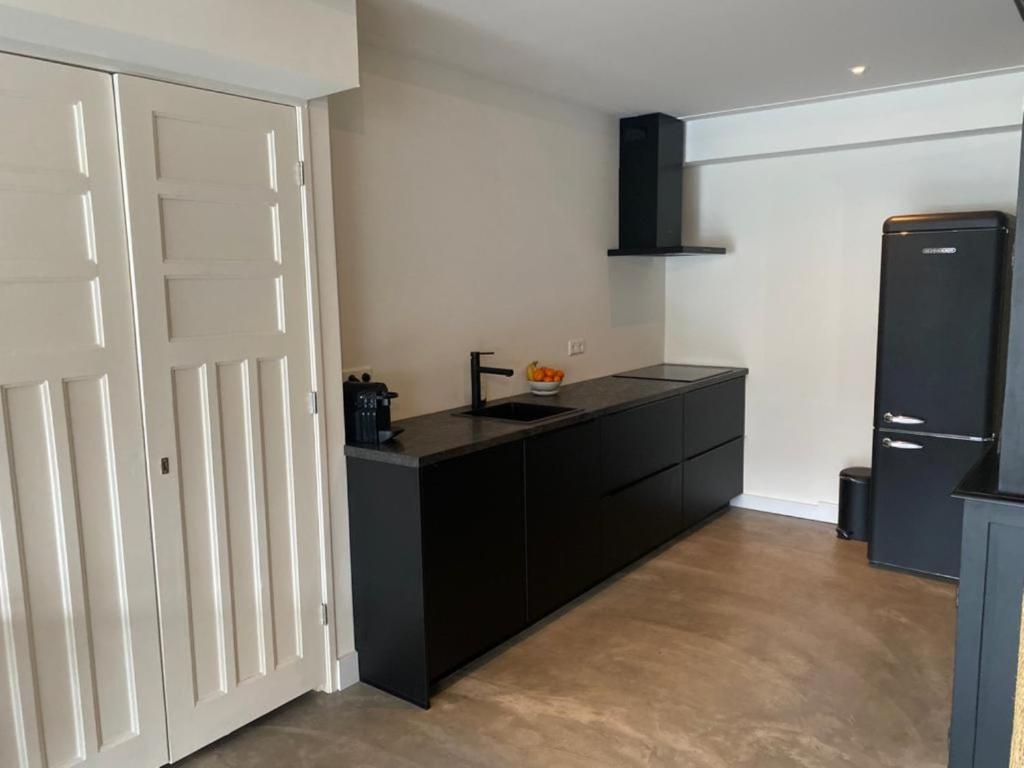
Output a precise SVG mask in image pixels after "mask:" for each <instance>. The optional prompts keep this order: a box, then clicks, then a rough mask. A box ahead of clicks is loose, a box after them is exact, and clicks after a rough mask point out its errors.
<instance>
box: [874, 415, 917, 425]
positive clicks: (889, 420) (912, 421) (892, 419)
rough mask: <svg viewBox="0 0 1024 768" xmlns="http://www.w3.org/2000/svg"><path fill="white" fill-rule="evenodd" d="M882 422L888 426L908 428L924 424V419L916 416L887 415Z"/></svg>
mask: <svg viewBox="0 0 1024 768" xmlns="http://www.w3.org/2000/svg"><path fill="white" fill-rule="evenodd" d="M882 421H884V422H885V423H886V424H905V425H907V426H913V425H917V424H924V419H919V418H917V417H916V416H904V415H903V414H901V413H886V414H884V415H883V416H882Z"/></svg>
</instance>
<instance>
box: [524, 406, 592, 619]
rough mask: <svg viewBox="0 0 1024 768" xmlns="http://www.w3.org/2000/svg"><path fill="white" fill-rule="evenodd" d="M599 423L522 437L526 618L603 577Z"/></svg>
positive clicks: (542, 612) (542, 613) (544, 611)
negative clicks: (523, 443) (532, 436)
mask: <svg viewBox="0 0 1024 768" xmlns="http://www.w3.org/2000/svg"><path fill="white" fill-rule="evenodd" d="M600 435H601V432H600V426H599V424H598V422H597V421H591V422H587V423H586V424H580V425H579V426H575V427H570V428H568V429H563V430H561V431H559V432H551V433H548V434H545V435H540V436H539V437H535V438H531V439H530V440H527V441H526V464H525V466H526V471H525V480H526V555H527V571H526V572H527V579H528V594H529V600H528V604H529V617H530V621H536V620H537V619H539V618H541V617H542V616H545V615H547V614H548V613H550V612H551V611H553V610H554V609H555V608H558V607H560V606H562V605H564V604H565V603H567V602H568V601H570V600H572V599H573V598H574V597H576V596H577V595H579V594H580V593H581V592H584V591H585V590H587V589H588V588H589V587H591V586H593V585H594V584H595V583H597V582H598V581H600V580H601V578H602V576H603V575H604V573H603V565H602V547H601V525H600V481H599V478H600V469H601V450H600Z"/></svg>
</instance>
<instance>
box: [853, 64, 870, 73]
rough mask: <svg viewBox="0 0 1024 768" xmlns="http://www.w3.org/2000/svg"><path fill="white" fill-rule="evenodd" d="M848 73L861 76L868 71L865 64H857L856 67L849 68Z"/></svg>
mask: <svg viewBox="0 0 1024 768" xmlns="http://www.w3.org/2000/svg"><path fill="white" fill-rule="evenodd" d="M850 71H851V72H853V74H855V75H863V74H864V73H865V72H867V71H868V68H867V65H866V64H858V65H857V66H856V67H850Z"/></svg>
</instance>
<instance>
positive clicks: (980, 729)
mask: <svg viewBox="0 0 1024 768" xmlns="http://www.w3.org/2000/svg"><path fill="white" fill-rule="evenodd" d="M1020 513H1021V510H1020V508H1019V507H1015V506H1013V505H1010V504H1003V503H991V504H987V503H984V502H979V501H968V502H967V509H966V512H965V519H964V537H963V547H964V550H963V573H962V574H961V581H960V591H959V596H958V606H959V607H958V609H957V632H956V672H955V676H954V682H953V717H952V727H951V729H950V752H949V765H950V766H951V767H952V768H966V766H977V767H978V768H982V767H983V766H989V765H994V766H1003V765H1007V764H1008V763H1009V762H1010V761H1011V760H1010V745H1011V740H1012V735H1013V728H1014V722H1013V721H1014V700H1015V696H1016V695H1017V692H1016V686H1017V669H1018V666H1019V665H1020V664H1024V659H1021V658H1020V652H1021V585H1022V584H1024V557H1022V555H1021V553H1024V524H1022V523H1021V521H1020Z"/></svg>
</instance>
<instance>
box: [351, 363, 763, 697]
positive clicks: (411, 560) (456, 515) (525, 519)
mask: <svg viewBox="0 0 1024 768" xmlns="http://www.w3.org/2000/svg"><path fill="white" fill-rule="evenodd" d="M741 378H742V376H741ZM609 382H610V383H609ZM576 386H577V387H579V388H580V390H581V391H583V392H587V391H588V390H589V391H590V393H591V397H590V398H588V399H587V404H586V405H582V406H580V407H579V411H578V412H576V413H575V415H572V414H570V415H569V416H568V417H567V418H566V420H565V421H559V420H552V421H551V422H549V423H545V424H536V425H529V426H523V427H519V426H518V425H515V426H513V425H511V424H510V423H509V422H475V423H474V422H473V421H471V420H469V419H467V418H466V417H464V416H459V415H457V414H455V413H443V414H435V415H429V416H426V417H422V418H423V419H424V420H427V421H429V423H430V424H431V425H432V428H431V430H430V431H429V432H428V431H427V430H424V429H422V428H410V429H407V430H406V432H405V433H403V439H407V440H408V443H407V444H406V445H405V446H403V445H402V443H401V440H400V441H398V442H397V443H392V444H389V445H387V446H380V447H378V448H375V449H366V448H356V447H354V446H350V448H351V449H352V450H353V453H348V486H349V526H350V533H351V551H352V591H353V612H354V617H355V641H356V650H357V652H358V653H359V674H360V679H362V680H363V681H364V682H366V683H368V684H370V685H373V686H376V687H377V688H380V689H381V690H384V691H387V692H389V693H392V694H394V695H396V696H399V697H401V698H404V699H406V700H408V701H411V702H413V703H415V704H418V705H419V706H422V707H427V706H429V704H430V691H431V688H432V686H433V685H434V684H435V683H436V682H438V681H439V680H440V679H441V678H442V677H444V676H445V675H448V674H450V673H451V672H453V671H455V670H456V669H458V668H459V667H461V666H463V665H464V664H466V663H467V662H469V661H470V660H472V659H473V658H476V657H477V656H479V655H480V654H482V653H485V652H486V651H488V650H489V649H491V648H493V647H495V646H496V645H498V644H499V643H501V642H503V641H504V640H506V639H508V638H509V637H511V636H513V635H515V634H516V633H517V632H519V631H520V630H522V629H523V628H525V627H526V626H527V625H528V624H530V623H531V622H534V621H537V620H539V619H541V618H542V617H544V616H546V615H547V614H549V613H551V612H552V611H554V610H556V609H558V608H559V607H561V606H563V605H565V604H566V603H567V602H569V601H570V600H572V599H573V598H575V597H577V596H578V595H580V594H582V593H583V592H585V591H586V590H587V589H589V588H591V587H593V586H594V585H595V584H597V583H599V582H600V581H601V580H603V579H605V578H607V577H608V576H611V575H612V574H614V573H615V572H616V571H618V570H619V569H621V568H623V567H624V566H626V565H628V564H629V563H631V562H633V561H635V560H637V559H638V558H640V557H643V556H644V555H645V554H647V553H648V552H650V551H651V550H653V549H655V548H657V547H659V546H661V545H662V544H665V543H666V542H668V541H670V540H672V539H673V537H675V536H677V535H678V534H679V533H681V532H682V531H683V530H684V528H685V527H689V526H690V525H692V524H695V523H696V522H698V521H700V520H702V519H704V518H705V517H706V516H707V515H709V514H711V513H712V512H714V511H715V510H716V509H719V508H721V506H723V505H724V504H727V503H728V501H729V499H731V498H732V497H733V496H735V495H737V494H738V493H740V492H741V491H742V472H743V441H742V436H741V435H742V429H743V428H742V424H743V415H742V409H743V401H742V397H743V396H742V393H743V388H742V381H741V380H740V381H739V386H737V384H736V380H733V379H730V380H727V381H724V382H722V381H719V382H718V383H714V384H706V385H704V386H702V387H695V388H692V389H689V390H683V391H672V392H669V393H668V394H664V390H655V391H654V392H655V394H657V395H661V397H660V399H655V400H653V401H651V400H649V399H646V398H648V397H650V395H651V392H652V390H651V387H652V386H663V385H662V384H653V385H652V384H651V383H649V382H632V381H630V382H625V380H614V381H612V380H605V381H603V382H602V381H601V380H597V382H595V383H594V384H593V385H591V386H585V385H582V384H581V385H576ZM623 387H634V388H636V390H637V391H642V392H644V393H645V395H644V399H642V400H640V401H639V402H638V401H637V400H629V399H628V398H626V399H623V400H622V401H621V402H620V403H619V404H617V405H616V407H613V408H607V407H605V408H602V409H601V410H600V411H599V412H596V413H593V414H592V415H591V414H586V412H585V411H586V408H587V407H594V406H593V403H594V402H595V400H597V401H598V402H600V399H601V398H604V397H608V396H609V395H611V394H614V393H615V392H621V391H622V388H623ZM720 388H721V389H720ZM567 390H569V391H572V387H568V388H567ZM559 397H564V395H562V394H560V395H559ZM689 398H693V399H692V400H690V399H689ZM563 402H565V401H563ZM567 404H570V405H571V404H572V401H571V400H569V402H568V403H567ZM723 409H724V410H723ZM715 411H718V412H717V413H716V412H715ZM684 412H685V413H686V414H688V415H687V418H688V419H690V420H691V421H692V425H693V428H692V429H689V430H688V429H687V427H686V423H687V422H686V419H684ZM566 421H568V423H566ZM407 424H408V422H407ZM517 429H522V432H521V433H520V432H516V431H515V430H517ZM509 430H512V432H510V431H509ZM417 432H418V433H419V434H418V435H417V434H416V433H417ZM453 432H455V433H460V432H463V433H465V434H467V438H466V439H467V442H466V443H464V444H461V445H459V446H458V451H459V452H458V453H446V454H445V455H443V457H438V458H436V459H431V460H429V461H423V462H422V463H420V462H419V461H417V462H407V461H406V459H407V458H408V457H407V454H405V453H404V451H407V450H409V449H410V448H411V447H412V446H415V445H420V446H423V445H425V444H426V445H430V446H433V445H435V444H438V443H440V444H444V443H446V441H447V440H449V438H450V435H451V433H453ZM410 433H413V436H412V437H410ZM511 435H515V437H512V436H511ZM687 441H688V445H689V446H697V447H702V446H707V448H706V449H704V450H701V451H697V452H696V453H690V450H689V448H687V449H686V450H684V443H686V442H687ZM348 450H349V449H346V452H348Z"/></svg>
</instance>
